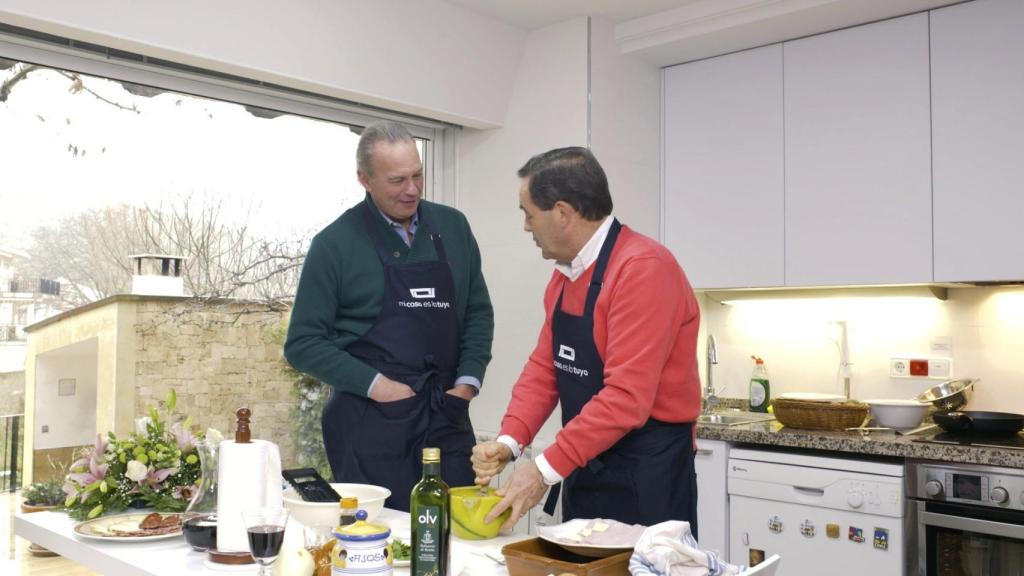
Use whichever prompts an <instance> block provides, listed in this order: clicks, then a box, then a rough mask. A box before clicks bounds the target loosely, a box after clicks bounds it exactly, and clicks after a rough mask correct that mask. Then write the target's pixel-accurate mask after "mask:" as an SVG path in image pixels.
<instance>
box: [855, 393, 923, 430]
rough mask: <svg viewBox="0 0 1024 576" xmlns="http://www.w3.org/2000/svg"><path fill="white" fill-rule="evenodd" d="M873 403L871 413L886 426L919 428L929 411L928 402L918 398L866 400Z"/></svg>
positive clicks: (876, 421)
mask: <svg viewBox="0 0 1024 576" xmlns="http://www.w3.org/2000/svg"><path fill="white" fill-rule="evenodd" d="M864 402H866V403H868V404H870V405H871V415H872V416H873V417H874V418H875V423H876V424H878V425H879V426H885V427H886V428H896V429H897V430H905V429H908V428H917V426H918V425H919V424H921V420H923V419H924V415H925V414H927V413H928V406H929V405H928V404H922V403H921V402H918V401H916V400H895V399H893V400H889V399H879V400H865V401H864Z"/></svg>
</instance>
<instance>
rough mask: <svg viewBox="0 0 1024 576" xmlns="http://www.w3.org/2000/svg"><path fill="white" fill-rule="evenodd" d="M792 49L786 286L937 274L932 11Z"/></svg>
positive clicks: (788, 65) (909, 279)
mask: <svg viewBox="0 0 1024 576" xmlns="http://www.w3.org/2000/svg"><path fill="white" fill-rule="evenodd" d="M783 52H784V58H783V60H784V63H785V71H784V74H783V76H784V85H785V98H784V101H785V170H786V172H785V174H786V175H785V191H786V204H785V238H786V249H785V270H786V284H787V285H792V286H828V285H842V284H899V283H918V282H930V281H932V225H931V223H932V212H931V158H930V142H929V140H930V127H929V80H928V15H927V14H915V15H912V16H906V17H902V18H896V19H892V20H886V21H882V22H877V23H874V24H868V25H864V26H858V27H855V28H849V29H846V30H839V31H836V32H831V33H828V34H821V35H819V36H813V37H809V38H804V39H800V40H794V41H792V42H786V43H784V44H783Z"/></svg>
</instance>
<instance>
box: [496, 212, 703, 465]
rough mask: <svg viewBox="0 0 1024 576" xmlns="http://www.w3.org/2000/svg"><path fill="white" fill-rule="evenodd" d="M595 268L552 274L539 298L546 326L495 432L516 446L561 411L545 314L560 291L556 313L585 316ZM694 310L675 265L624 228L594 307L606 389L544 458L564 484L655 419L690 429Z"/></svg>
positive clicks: (695, 396)
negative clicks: (685, 424)
mask: <svg viewBox="0 0 1024 576" xmlns="http://www.w3.org/2000/svg"><path fill="white" fill-rule="evenodd" d="M593 274H594V264H591V265H590V267H588V268H587V270H586V271H585V272H584V273H583V275H582V276H580V277H579V278H578V279H576V281H575V282H571V281H570V280H569V279H568V278H567V277H566V276H565V275H564V274H562V273H561V272H558V271H555V272H554V273H553V274H552V276H551V280H550V281H549V282H548V286H547V288H546V289H545V291H544V311H545V321H544V327H543V328H542V329H541V332H540V337H539V338H538V340H537V347H536V348H534V350H533V353H532V354H530V359H529V360H528V361H527V363H526V366H525V368H523V373H522V374H521V375H520V376H519V380H518V381H517V382H516V384H515V386H514V387H513V388H512V400H511V402H509V406H508V410H507V411H506V413H505V416H504V418H502V421H501V433H502V434H508V435H509V436H512V437H513V438H515V439H516V441H517V442H519V443H521V444H522V445H524V446H525V445H528V444H530V443H531V442H533V438H534V436H535V435H536V434H537V431H538V430H540V428H541V426H542V425H543V424H544V422H545V421H546V420H547V419H548V416H550V415H551V412H552V411H553V410H554V408H555V406H556V405H557V403H558V388H557V386H556V385H555V372H554V367H553V366H552V360H553V358H552V353H551V314H552V309H553V308H554V306H555V303H556V302H557V301H558V294H559V292H560V291H561V290H562V287H563V286H564V287H565V295H564V297H563V299H562V310H563V311H564V312H566V313H568V314H572V315H576V316H579V315H581V314H583V307H584V303H585V301H586V294H587V287H588V286H589V284H590V278H591V277H592V276H593ZM699 325H700V309H699V307H698V305H697V299H696V297H695V296H694V294H693V289H692V288H690V283H689V281H688V280H687V279H686V275H685V274H684V273H683V271H682V269H681V268H680V267H679V264H678V263H677V262H676V259H675V257H674V256H673V255H672V253H671V252H669V251H668V249H666V248H665V247H664V246H662V245H661V244H658V243H657V242H655V241H654V240H652V239H650V238H648V237H646V236H643V235H641V234H638V233H637V232H634V231H633V230H631V229H630V228H628V227H626V226H623V227H622V230H621V231H620V233H619V237H618V241H617V242H616V243H615V248H614V249H613V250H612V254H611V258H610V259H609V262H608V267H607V269H606V270H605V277H604V286H603V287H602V288H601V294H600V296H598V298H597V303H596V305H595V307H594V343H595V345H596V347H597V350H598V353H599V354H600V355H601V359H602V360H603V361H604V388H602V389H601V391H600V392H599V393H598V394H597V395H595V396H594V397H593V398H591V399H590V401H589V402H587V404H586V405H585V406H584V407H583V410H582V411H581V412H580V414H579V415H577V416H576V417H575V418H573V419H572V421H570V422H569V424H568V425H567V426H565V427H564V428H563V429H562V430H561V431H559V432H558V435H557V436H556V438H555V443H554V444H552V445H551V446H550V447H549V448H548V449H547V450H545V451H544V457H545V459H546V460H547V461H548V463H549V464H550V465H551V466H552V468H554V469H555V471H556V472H558V473H559V474H561V475H562V476H563V477H564V476H568V475H569V473H571V472H572V471H573V470H575V469H576V468H579V467H582V466H585V465H586V464H587V462H589V461H590V460H591V459H593V458H594V457H596V456H598V455H600V454H601V453H602V452H604V451H605V450H607V449H608V448H610V447H611V446H612V445H614V444H615V443H616V442H618V441H619V440H620V439H621V438H622V437H623V436H625V435H626V434H627V433H628V432H629V431H630V430H633V429H636V428H639V427H641V426H643V425H644V423H645V422H646V421H647V419H648V418H650V417H654V418H656V419H658V420H661V421H664V422H693V421H694V420H696V418H697V414H698V413H699V412H700V377H699V375H698V373H697V329H698V328H699Z"/></svg>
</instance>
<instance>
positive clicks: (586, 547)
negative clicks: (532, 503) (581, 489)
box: [537, 518, 642, 558]
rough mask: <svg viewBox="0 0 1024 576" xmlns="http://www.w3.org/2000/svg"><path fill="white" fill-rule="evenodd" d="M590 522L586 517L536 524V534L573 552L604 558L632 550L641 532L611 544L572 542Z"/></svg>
mask: <svg viewBox="0 0 1024 576" xmlns="http://www.w3.org/2000/svg"><path fill="white" fill-rule="evenodd" d="M590 522H591V520H588V519H586V518H577V519H576V520H570V521H568V522H563V523H561V524H557V525H555V526H537V536H538V537H539V538H540V539H541V540H546V541H547V542H550V543H552V544H554V545H556V546H560V547H562V548H564V549H566V550H568V551H569V552H572V553H574V554H579V555H580V556H589V557H591V558H604V557H606V556H611V555H612V554H618V553H619V552H625V551H626V550H632V549H633V547H634V546H636V541H637V540H639V539H640V533H641V532H642V530H640V531H638V532H637V533H636V534H635V536H633V537H628V539H627V541H622V542H613V543H611V544H585V543H582V542H572V540H573V539H574V538H579V534H580V532H581V531H582V530H583V529H585V528H586V527H587V525H588V524H589V523H590Z"/></svg>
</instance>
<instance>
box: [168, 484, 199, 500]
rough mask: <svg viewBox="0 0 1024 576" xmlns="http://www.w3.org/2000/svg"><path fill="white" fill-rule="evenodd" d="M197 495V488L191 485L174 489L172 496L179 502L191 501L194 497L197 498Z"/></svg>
mask: <svg viewBox="0 0 1024 576" xmlns="http://www.w3.org/2000/svg"><path fill="white" fill-rule="evenodd" d="M195 493H196V487H195V486H193V485H191V484H190V485H188V486H175V487H174V489H173V490H171V495H172V496H174V497H175V498H177V499H178V500H191V499H192V496H195Z"/></svg>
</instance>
